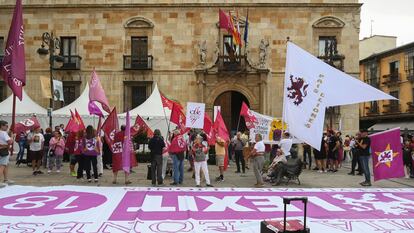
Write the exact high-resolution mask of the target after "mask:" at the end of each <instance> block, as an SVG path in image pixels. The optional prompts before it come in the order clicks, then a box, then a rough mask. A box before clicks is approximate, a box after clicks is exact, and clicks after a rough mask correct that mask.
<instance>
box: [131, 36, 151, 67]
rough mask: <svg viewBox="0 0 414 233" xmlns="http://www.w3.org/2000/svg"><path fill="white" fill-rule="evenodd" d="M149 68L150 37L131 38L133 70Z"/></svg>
mask: <svg viewBox="0 0 414 233" xmlns="http://www.w3.org/2000/svg"><path fill="white" fill-rule="evenodd" d="M147 67H148V37H146V36H138V37H131V68H143V69H144V68H147Z"/></svg>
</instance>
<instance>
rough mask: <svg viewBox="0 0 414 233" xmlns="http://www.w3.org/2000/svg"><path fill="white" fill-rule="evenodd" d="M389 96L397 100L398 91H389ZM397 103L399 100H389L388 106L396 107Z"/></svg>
mask: <svg viewBox="0 0 414 233" xmlns="http://www.w3.org/2000/svg"><path fill="white" fill-rule="evenodd" d="M390 96H393V97H395V98H397V99H398V98H399V93H398V91H390ZM398 101H399V100H391V101H390V105H392V106H396V105H398Z"/></svg>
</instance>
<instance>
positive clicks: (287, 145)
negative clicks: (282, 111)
mask: <svg viewBox="0 0 414 233" xmlns="http://www.w3.org/2000/svg"><path fill="white" fill-rule="evenodd" d="M292 145H293V140H292V139H291V138H290V133H289V132H287V131H286V132H285V133H284V134H283V136H282V140H280V145H279V146H280V149H282V151H283V154H284V155H285V157H286V159H289V158H290V149H292Z"/></svg>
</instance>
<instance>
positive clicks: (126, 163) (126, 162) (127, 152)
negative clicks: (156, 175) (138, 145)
mask: <svg viewBox="0 0 414 233" xmlns="http://www.w3.org/2000/svg"><path fill="white" fill-rule="evenodd" d="M129 118H130V117H129V111H127V115H126V126H125V134H124V142H123V145H122V169H123V170H124V171H125V172H127V173H129V172H130V169H131V146H132V145H131V119H129Z"/></svg>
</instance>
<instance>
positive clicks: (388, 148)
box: [369, 128, 404, 181]
mask: <svg viewBox="0 0 414 233" xmlns="http://www.w3.org/2000/svg"><path fill="white" fill-rule="evenodd" d="M400 135H401V134H400V128H395V129H391V130H387V131H383V132H380V133H376V134H373V135H371V136H369V137H370V138H371V153H372V163H373V164H372V167H373V170H374V180H375V181H377V180H382V179H391V178H399V177H403V176H404V164H403V153H402V148H401V139H400Z"/></svg>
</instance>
